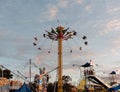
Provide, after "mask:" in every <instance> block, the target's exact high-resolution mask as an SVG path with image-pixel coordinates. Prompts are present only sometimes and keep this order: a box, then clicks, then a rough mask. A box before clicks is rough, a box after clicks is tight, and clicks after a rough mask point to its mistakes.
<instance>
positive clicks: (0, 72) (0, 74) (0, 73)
mask: <svg viewBox="0 0 120 92" xmlns="http://www.w3.org/2000/svg"><path fill="white" fill-rule="evenodd" d="M0 77H2V69H1V68H0Z"/></svg>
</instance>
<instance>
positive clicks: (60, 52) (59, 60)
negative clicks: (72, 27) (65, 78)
mask: <svg viewBox="0 0 120 92" xmlns="http://www.w3.org/2000/svg"><path fill="white" fill-rule="evenodd" d="M62 40H63V39H62V30H61V31H60V33H59V37H58V92H63V89H62Z"/></svg>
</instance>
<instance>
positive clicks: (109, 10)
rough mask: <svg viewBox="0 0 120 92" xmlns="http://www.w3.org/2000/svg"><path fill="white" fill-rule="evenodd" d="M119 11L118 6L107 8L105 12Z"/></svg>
mask: <svg viewBox="0 0 120 92" xmlns="http://www.w3.org/2000/svg"><path fill="white" fill-rule="evenodd" d="M119 11H120V7H114V8H113V7H111V8H108V9H107V13H110V14H113V13H115V12H119Z"/></svg>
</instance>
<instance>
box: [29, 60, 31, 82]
mask: <svg viewBox="0 0 120 92" xmlns="http://www.w3.org/2000/svg"><path fill="white" fill-rule="evenodd" d="M29 64H30V67H29V74H30V82H31V59H30V60H29Z"/></svg>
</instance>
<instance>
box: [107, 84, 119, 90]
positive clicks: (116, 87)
mask: <svg viewBox="0 0 120 92" xmlns="http://www.w3.org/2000/svg"><path fill="white" fill-rule="evenodd" d="M119 89H120V84H119V85H117V86H114V87H112V88H109V89H108V90H109V91H117V90H119Z"/></svg>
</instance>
